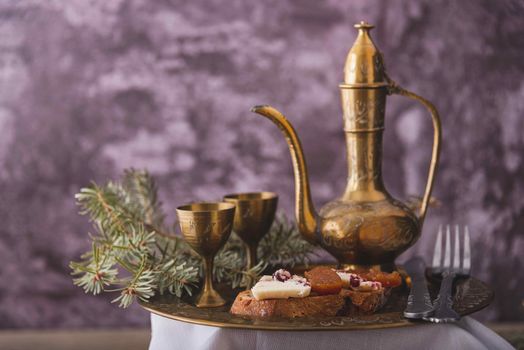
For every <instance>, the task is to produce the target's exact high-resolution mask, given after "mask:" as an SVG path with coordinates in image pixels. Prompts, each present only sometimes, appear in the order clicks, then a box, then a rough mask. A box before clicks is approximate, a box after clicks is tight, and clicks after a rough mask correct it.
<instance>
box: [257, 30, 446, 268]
mask: <svg viewBox="0 0 524 350" xmlns="http://www.w3.org/2000/svg"><path fill="white" fill-rule="evenodd" d="M355 28H357V29H358V36H357V38H356V41H355V43H354V44H353V47H352V48H351V50H350V51H349V53H348V55H347V58H346V62H345V65H344V83H342V84H340V91H341V95H342V109H343V118H344V132H345V134H346V147H347V161H348V169H349V170H348V172H349V176H348V180H347V186H346V190H345V192H344V194H343V195H342V196H341V197H340V198H338V199H335V200H334V201H331V202H329V203H327V204H326V205H325V206H324V207H323V208H322V209H321V210H320V212H319V213H317V212H316V211H315V209H314V207H313V204H312V201H311V194H310V187H309V180H308V174H307V169H306V162H305V159H304V155H303V151H302V146H301V144H300V140H299V138H298V136H297V134H296V132H295V130H294V128H293V126H292V125H291V123H290V122H289V121H288V120H287V119H286V118H285V117H284V116H283V115H282V114H281V113H280V112H279V111H277V110H276V109H275V108H273V107H271V106H267V105H265V106H255V107H253V109H252V111H253V112H255V113H258V114H260V115H262V116H264V117H266V118H268V119H270V120H271V121H272V122H273V123H275V124H276V125H277V126H278V127H279V128H280V130H281V131H282V132H283V134H284V136H285V138H286V141H287V143H288V145H289V150H290V152H291V158H292V161H293V169H294V175H295V195H296V199H295V206H296V208H295V216H296V220H297V225H298V229H299V231H300V233H301V234H302V235H303V236H304V237H305V239H307V240H308V241H309V242H312V243H315V244H320V245H321V246H322V247H323V248H324V249H326V250H327V251H328V252H329V253H331V254H332V255H333V256H335V257H336V258H337V259H338V261H339V263H340V264H341V265H342V266H343V267H345V268H362V267H372V266H373V267H375V268H380V269H382V270H392V269H394V268H395V265H394V261H395V258H396V257H397V256H398V255H400V254H401V253H402V252H404V251H405V250H406V249H407V248H409V247H410V246H412V245H413V244H414V243H415V242H416V241H417V239H418V238H419V236H420V233H421V230H422V224H423V222H424V218H425V215H426V211H427V208H428V203H429V200H430V195H431V190H432V188H433V182H434V179H435V172H436V169H437V164H438V159H439V153H440V139H441V127H440V118H439V115H438V112H437V110H436V109H435V107H434V106H433V105H432V104H431V103H430V102H429V101H427V100H425V99H424V98H422V97H420V96H418V95H416V94H414V93H412V92H409V91H407V90H405V89H403V88H401V87H400V86H398V85H397V84H396V83H395V82H393V81H392V80H391V79H390V78H389V77H388V75H387V74H386V70H385V67H384V61H383V58H382V55H381V53H380V51H379V50H378V49H377V47H376V46H375V44H374V43H373V41H372V39H371V37H370V33H369V32H370V30H371V29H372V28H373V26H372V25H370V24H367V23H365V22H360V23H359V24H356V25H355ZM391 94H399V95H403V96H406V97H409V98H412V99H415V100H417V101H419V102H421V103H422V104H423V105H424V106H425V107H426V108H427V109H428V110H429V112H430V113H431V117H432V120H433V129H434V139H433V149H432V158H431V163H430V166H429V174H428V181H427V184H426V189H425V193H424V196H423V197H422V201H421V204H420V208H417V209H418V213H417V212H415V211H416V210H413V209H412V208H410V207H409V206H408V205H406V204H404V203H402V202H400V201H398V200H396V199H394V198H393V197H392V196H391V195H390V194H389V193H388V192H387V190H386V189H385V187H384V183H383V181H382V169H381V166H382V133H383V131H384V112H385V107H386V96H387V95H391Z"/></svg>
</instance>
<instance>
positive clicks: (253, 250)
mask: <svg viewBox="0 0 524 350" xmlns="http://www.w3.org/2000/svg"><path fill="white" fill-rule="evenodd" d="M246 254H247V268H246V270H249V269H251V268H253V267H254V266H255V265H256V264H257V245H256V244H247V249H246Z"/></svg>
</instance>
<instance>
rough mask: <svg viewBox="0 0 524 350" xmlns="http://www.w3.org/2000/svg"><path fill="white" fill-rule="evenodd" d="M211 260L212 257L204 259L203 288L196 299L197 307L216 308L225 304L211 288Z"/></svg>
mask: <svg viewBox="0 0 524 350" xmlns="http://www.w3.org/2000/svg"><path fill="white" fill-rule="evenodd" d="M213 259H214V257H205V258H204V286H203V287H202V291H201V292H200V294H199V295H198V297H197V300H196V306H197V307H217V306H222V305H224V304H225V303H226V302H225V300H224V299H223V298H222V297H221V296H220V294H218V292H217V291H216V290H215V288H214V287H213Z"/></svg>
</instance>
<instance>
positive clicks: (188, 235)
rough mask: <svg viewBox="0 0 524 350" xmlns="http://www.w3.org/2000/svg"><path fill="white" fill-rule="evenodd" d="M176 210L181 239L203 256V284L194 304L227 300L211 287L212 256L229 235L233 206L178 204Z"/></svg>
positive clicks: (202, 305)
mask: <svg viewBox="0 0 524 350" xmlns="http://www.w3.org/2000/svg"><path fill="white" fill-rule="evenodd" d="M176 211H177V216H178V221H179V222H180V229H181V231H182V234H183V235H184V238H185V239H186V241H187V243H188V244H189V245H190V246H191V248H193V250H194V251H195V252H197V253H198V254H199V255H200V256H201V257H202V258H203V259H204V286H203V288H202V291H201V292H200V294H199V295H198V296H197V297H196V306H197V307H217V306H222V305H224V304H225V303H226V302H225V300H224V299H223V298H222V297H221V296H220V294H218V292H217V291H216V290H215V289H214V287H213V259H214V258H215V255H216V253H217V252H218V250H219V249H220V248H221V247H222V246H223V245H224V243H226V241H227V239H228V238H229V235H230V234H231V229H232V227H233V219H234V216H235V205H234V204H231V203H225V202H217V203H193V204H188V205H183V206H180V207H178V208H177V209H176Z"/></svg>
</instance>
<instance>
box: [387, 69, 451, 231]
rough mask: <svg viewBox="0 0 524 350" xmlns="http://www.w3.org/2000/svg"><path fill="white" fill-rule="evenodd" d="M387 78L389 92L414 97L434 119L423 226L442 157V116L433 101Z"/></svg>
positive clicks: (422, 210)
mask: <svg viewBox="0 0 524 350" xmlns="http://www.w3.org/2000/svg"><path fill="white" fill-rule="evenodd" d="M386 79H387V80H388V83H389V85H388V94H389V95H392V94H397V95H402V96H405V97H409V98H411V99H414V100H416V101H418V102H420V103H422V104H423V105H424V107H426V108H427V109H428V110H429V113H430V114H431V119H432V121H433V150H432V151H431V163H430V164H429V172H428V181H427V183H426V190H425V191H424V197H423V198H422V204H421V205H420V213H419V220H420V226H421V227H422V225H423V223H424V219H425V217H426V211H427V209H428V204H429V200H430V196H431V191H432V190H433V183H434V181H435V173H436V171H437V166H438V161H439V157H440V143H441V138H442V136H441V135H442V128H441V126H440V116H439V114H438V112H437V109H436V108H435V106H433V104H432V103H431V102H429V101H428V100H426V99H425V98H423V97H421V96H419V95H417V94H415V93H413V92H411V91H408V90H406V89H404V88H402V87H400V86H399V85H398V84H397V83H395V82H394V81H393V80H391V79H390V78H389V77H388V76H386Z"/></svg>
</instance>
